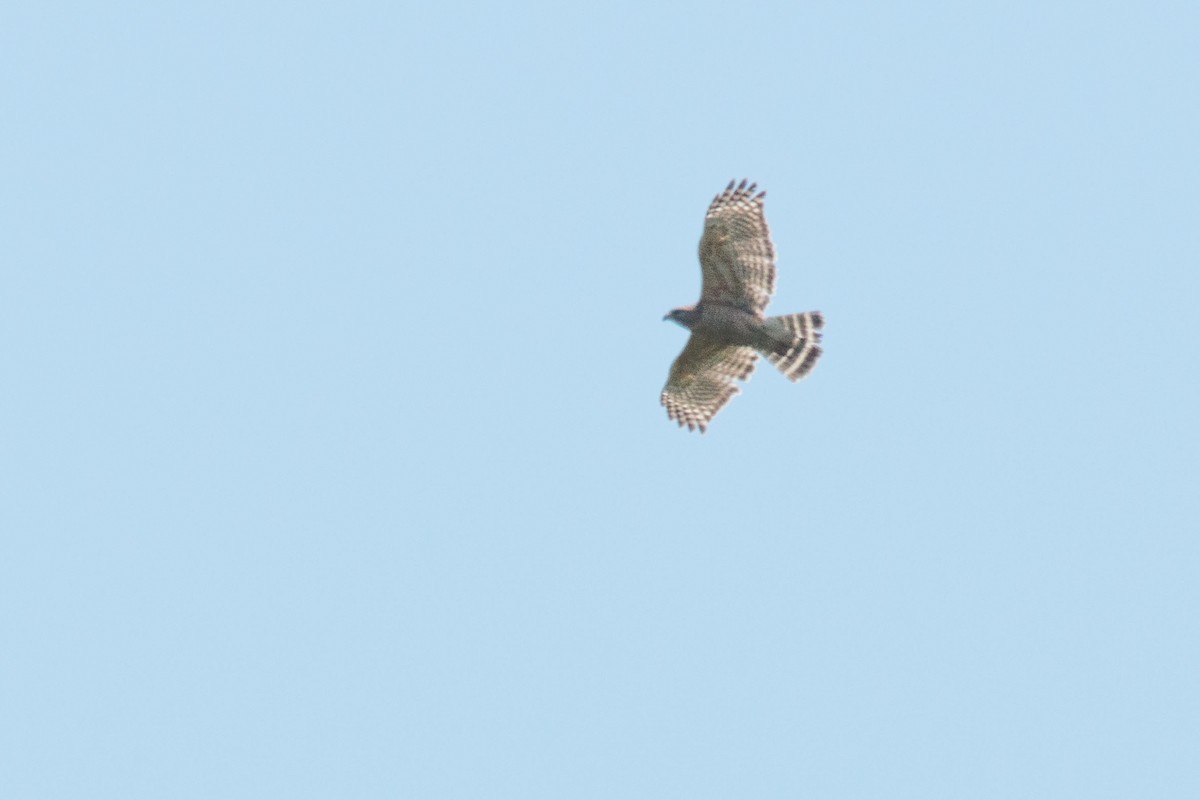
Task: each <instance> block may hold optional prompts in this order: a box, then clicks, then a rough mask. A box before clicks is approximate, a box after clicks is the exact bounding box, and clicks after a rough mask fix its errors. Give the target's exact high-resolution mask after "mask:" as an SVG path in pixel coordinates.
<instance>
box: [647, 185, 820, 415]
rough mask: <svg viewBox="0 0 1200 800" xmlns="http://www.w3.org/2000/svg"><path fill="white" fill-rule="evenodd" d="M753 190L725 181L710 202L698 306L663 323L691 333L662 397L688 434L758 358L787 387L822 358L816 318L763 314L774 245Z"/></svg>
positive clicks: (808, 314) (771, 280) (734, 389)
mask: <svg viewBox="0 0 1200 800" xmlns="http://www.w3.org/2000/svg"><path fill="white" fill-rule="evenodd" d="M757 188H758V186H757V184H753V183H752V184H750V185H749V186H747V185H746V181H744V180H743V181H742V182H741V183H739V184H737V185H736V186H735V185H734V181H730V182H729V186H727V187H725V191H723V192H721V193H720V194H718V195H717V196H716V197H715V198H713V201H712V204H711V205H709V207H708V213H707V214H705V216H704V235H703V236H701V237H700V273H701V279H702V281H701V289H700V302H698V303H696V305H694V306H684V307H683V308H677V309H675V310H674V311H672V312H670V313H669V314H667V315H666V316H665V317H663V319H664V320H668V319H669V320H671V321H672V322H677V323H679V324H680V325H682V326H683V327H685V328H687V329H688V330H690V331H691V332H692V335H691V338H689V339H688V343H687V345H686V346H685V347H684V348H683V352H682V353H680V354H679V357H678V358H677V359H675V363H674V364H672V365H671V374H670V375H669V376H668V377H667V385H666V386H664V387H663V391H662V404H663V405H664V406H666V408H667V416H668V417H670V418H671V419H673V420H675V421H677V422H678V423H679V425H680V426H681V427H682V426H684V425H686V426H687V427H688V430H696V429H699V430H700V432H701V433H703V432H704V431H705V429H707V428H708V424H709V423H710V422H712V418H713V417H714V416H716V414H717V412H718V411H720V410H721V408H722V407H724V405H725V404H726V403H728V402H729V401H730V399H731V398H732V397H733V396H734V395H735V394H737V393H738V391H739V389H738V386H737V381H739V380H742V381H744V380H746V378H748V377H750V373H751V372H753V371H754V362H755V361H757V360H758V357H759V355H762V356H765V357H766V359H767V360H768V361H770V362H771V363H772V364H774V365H775V366H776V367H777V368H778V369H779V371H780V372H782V373H783V374H784V377H786V378H787V379H788V380H791V381H798V380H800V379H801V378H803V377H804V376H805V375H807V374H808V373H809V372H811V371H812V368H813V367H814V366H816V363H817V359H818V358H820V357H821V347H820V345H819V342H820V341H821V333H820V330H821V328H823V327H824V326H825V318H824V317H823V316H821V312H819V311H808V312H806V313H803V314H786V315H784V316H780V317H767V316H764V315H763V311H764V310H765V309H766V307H767V303H769V302H770V300H771V295H772V294H774V292H775V247H774V245H772V244H771V232H770V230H769V229H768V228H767V218H766V216H764V214H763V198H764V197H766V194H767V193H766V192H759V193H758V194H755V193H754V192H755V189H757Z"/></svg>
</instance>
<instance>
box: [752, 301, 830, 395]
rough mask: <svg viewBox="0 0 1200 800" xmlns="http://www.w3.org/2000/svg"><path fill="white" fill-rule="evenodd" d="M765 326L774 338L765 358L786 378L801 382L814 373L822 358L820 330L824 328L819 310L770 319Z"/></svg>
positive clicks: (765, 353) (823, 319)
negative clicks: (813, 370) (818, 361)
mask: <svg viewBox="0 0 1200 800" xmlns="http://www.w3.org/2000/svg"><path fill="white" fill-rule="evenodd" d="M763 327H764V329H765V330H766V332H767V333H768V334H769V335H770V337H771V339H772V343H771V349H769V350H764V351H763V355H764V356H766V357H767V360H768V361H770V362H771V363H772V364H774V365H775V367H776V368H777V369H778V370H779V371H780V372H782V373H783V375H784V377H785V378H787V379H788V380H790V381H798V380H800V379H801V378H803V377H804V376H805V375H807V374H808V373H810V372H812V369H813V367H815V366H816V365H817V359H819V358H820V357H821V347H820V341H821V328H823V327H825V317H823V316H822V315H821V312H820V311H808V312H805V313H803V314H786V315H784V316H781V317H768V318H767V319H766V320H765V321H764V326H763Z"/></svg>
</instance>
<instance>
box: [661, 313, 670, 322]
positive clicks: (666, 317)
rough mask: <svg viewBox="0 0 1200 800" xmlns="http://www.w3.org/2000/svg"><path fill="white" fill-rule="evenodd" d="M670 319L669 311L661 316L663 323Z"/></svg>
mask: <svg viewBox="0 0 1200 800" xmlns="http://www.w3.org/2000/svg"><path fill="white" fill-rule="evenodd" d="M670 318H671V312H670V311H668V312H667V313H665V314H663V322H666V321H667V320H669V319H670Z"/></svg>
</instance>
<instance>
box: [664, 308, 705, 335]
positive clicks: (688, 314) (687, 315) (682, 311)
mask: <svg viewBox="0 0 1200 800" xmlns="http://www.w3.org/2000/svg"><path fill="white" fill-rule="evenodd" d="M699 316H700V314H699V312H697V311H696V307H695V306H684V307H683V308H673V309H671V310H670V311H668V312H667V315H666V316H665V317H663V320H664V321H665V320H668V319H669V320H671V322H674V323H676V324H677V325H682V326H683V327H685V328H687V329H688V330H691V328H692V326H693V325H695V324H696V318H697V317H699Z"/></svg>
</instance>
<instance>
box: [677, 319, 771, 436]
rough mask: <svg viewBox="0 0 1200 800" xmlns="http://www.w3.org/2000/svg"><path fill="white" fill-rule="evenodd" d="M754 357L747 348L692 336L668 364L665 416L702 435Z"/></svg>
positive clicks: (748, 370)
mask: <svg viewBox="0 0 1200 800" xmlns="http://www.w3.org/2000/svg"><path fill="white" fill-rule="evenodd" d="M757 358H758V354H757V353H755V352H754V350H753V349H751V348H749V347H739V346H735V345H728V344H725V343H723V342H720V341H718V340H716V339H713V338H712V337H710V336H706V335H704V334H702V333H693V334H692V336H691V338H690V339H688V343H687V346H686V347H684V348H683V352H682V353H680V354H679V358H677V359H675V363H674V364H672V365H671V374H670V375H669V376H668V377H667V385H666V386H664V387H663V392H662V398H661V400H662V404H663V405H664V406H666V407H667V416H668V417H670V418H671V419H673V420H675V421H677V422H678V423H679V424H680V425H681V426H683V425H687V427H688V430H694V429H696V428H699V429H700V432H701V433H703V432H704V429H705V428H707V427H708V423H709V421H711V420H712V418H713V417H715V416H716V415H717V412H718V411H720V410H721V409H722V408H723V407H724V405H725V404H726V403H728V402H729V400H730V399H731V398H732V397H733V396H734V395H735V394H737V393H738V391H739V389H738V387H737V383H736V381H738V380H745V379H746V378H748V377H750V373H751V372H753V371H754V362H755V360H756V359H757Z"/></svg>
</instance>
